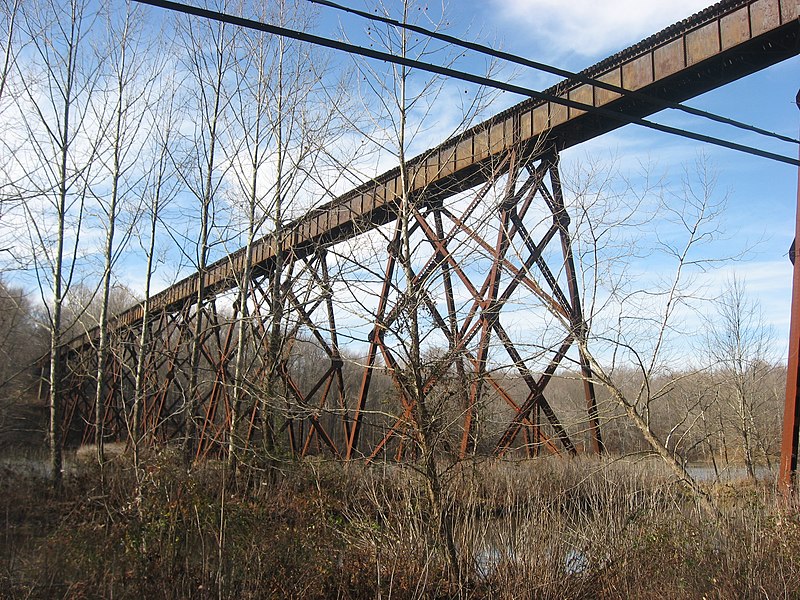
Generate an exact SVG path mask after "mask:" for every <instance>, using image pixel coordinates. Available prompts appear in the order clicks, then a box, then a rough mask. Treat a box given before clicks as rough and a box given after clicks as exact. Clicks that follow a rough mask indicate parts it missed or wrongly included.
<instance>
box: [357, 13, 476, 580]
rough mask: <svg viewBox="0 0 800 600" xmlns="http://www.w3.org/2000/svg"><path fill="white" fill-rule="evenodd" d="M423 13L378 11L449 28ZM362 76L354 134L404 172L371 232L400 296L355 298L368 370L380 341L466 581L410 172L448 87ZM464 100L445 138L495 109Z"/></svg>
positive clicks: (470, 97)
mask: <svg viewBox="0 0 800 600" xmlns="http://www.w3.org/2000/svg"><path fill="white" fill-rule="evenodd" d="M422 8H423V7H422V6H420V5H419V4H418V3H417V2H414V1H413V0H404V1H403V2H402V3H399V4H398V5H397V6H395V5H392V4H391V3H381V4H380V5H379V6H378V8H377V9H376V10H377V11H379V12H380V13H382V14H383V15H384V16H387V17H391V18H394V19H396V20H397V21H399V22H401V23H404V24H405V23H410V22H413V21H414V20H417V19H419V20H427V22H426V25H427V26H432V27H433V28H434V29H441V28H443V27H444V26H445V23H446V17H445V15H444V14H443V13H444V9H442V14H433V13H434V12H435V11H430V12H428V10H427V8H426V9H425V10H424V11H422V10H421V9H422ZM420 15H422V16H420ZM367 33H368V35H369V37H370V39H371V40H372V43H373V44H374V45H376V46H378V47H380V48H382V49H384V50H386V51H388V52H391V53H393V54H395V55H398V56H402V57H410V58H420V57H426V60H427V59H429V57H430V56H431V55H437V56H438V60H439V61H444V62H446V63H449V64H452V62H453V61H454V60H455V57H454V56H452V55H451V54H448V51H447V50H446V49H444V48H441V47H437V45H436V43H435V42H433V41H432V40H431V39H429V38H425V37H424V36H415V35H412V34H410V32H409V31H407V30H406V29H404V28H401V27H394V26H388V27H387V26H383V25H370V27H369V29H368V32H367ZM357 72H358V75H359V78H358V79H359V82H360V85H361V87H362V89H361V94H362V98H364V99H366V104H367V106H368V110H366V111H364V118H363V119H361V120H359V121H358V122H356V123H354V126H355V127H356V128H357V129H358V130H359V131H360V132H361V133H362V134H363V135H365V136H366V137H367V139H368V141H369V143H370V144H371V145H372V146H373V147H375V148H376V149H377V150H378V155H379V156H380V157H383V158H384V160H387V161H388V162H389V164H395V165H396V166H397V169H398V173H399V177H398V182H399V186H398V189H397V190H396V191H394V193H395V194H396V197H395V198H394V199H393V200H394V202H395V205H396V209H395V211H396V215H395V216H396V221H394V223H393V224H392V227H391V229H390V230H379V231H378V232H376V233H375V234H372V236H373V241H374V242H377V243H386V244H388V256H387V257H386V260H387V262H388V266H386V270H385V276H384V281H383V286H384V293H383V296H382V299H381V302H382V303H384V302H385V299H386V297H387V296H388V295H390V293H391V295H393V296H394V298H395V302H394V305H393V306H385V305H384V304H381V305H379V306H378V308H377V310H376V309H374V308H371V307H370V306H369V305H368V304H367V303H366V302H364V300H363V298H356V297H355V296H356V294H355V293H354V294H353V296H354V297H353V300H354V304H355V305H356V306H360V307H361V310H362V311H363V312H365V313H367V314H369V313H372V316H373V318H374V319H375V331H374V332H373V334H372V335H373V339H371V340H370V351H369V352H370V355H369V356H368V358H367V365H366V368H367V369H368V370H369V369H372V368H375V367H377V361H376V357H375V352H376V347H377V345H378V344H377V343H376V342H377V340H378V339H380V347H381V349H382V353H383V355H384V359H385V364H386V369H387V370H388V371H389V372H390V373H391V375H392V379H393V380H394V382H395V385H396V388H397V393H398V395H399V396H400V398H401V400H402V409H403V414H402V415H394V414H393V415H391V418H392V420H395V421H397V422H402V421H406V420H410V421H411V423H412V426H411V428H410V430H411V431H410V433H409V438H410V446H411V447H412V451H413V452H414V454H415V455H416V456H418V457H419V462H418V466H415V468H418V469H419V471H420V472H421V473H422V475H423V477H424V481H425V485H426V495H427V500H428V504H429V508H430V511H431V516H432V519H431V526H432V527H433V528H435V532H436V539H437V540H438V542H437V544H440V545H441V546H442V547H443V550H444V555H445V558H446V561H447V564H448V567H449V571H450V575H451V577H453V578H458V577H460V576H461V565H460V563H459V553H458V549H457V548H456V543H455V537H454V531H453V518H452V514H451V511H450V510H449V509H448V508H447V507H446V506H445V503H444V491H443V481H442V468H443V464H442V461H443V459H444V458H445V454H444V453H443V452H442V442H443V440H444V436H443V435H442V431H441V428H442V422H443V421H445V420H446V419H444V415H443V414H442V412H441V410H442V409H443V408H444V407H445V406H446V404H447V403H446V401H445V399H446V398H449V396H451V395H452V394H451V393H447V392H445V390H444V386H439V387H438V388H437V389H432V388H431V386H429V385H427V382H428V380H429V378H430V377H431V375H432V373H435V372H437V371H442V373H441V375H442V381H443V382H444V380H445V379H446V377H445V376H444V375H445V373H444V371H446V370H447V368H448V367H447V366H445V365H446V364H447V365H449V364H450V363H451V362H452V356H450V355H449V354H448V353H446V352H445V353H442V352H440V351H438V350H440V349H434V348H432V347H431V346H430V342H429V341H426V340H428V339H429V337H430V335H431V332H432V331H433V330H434V329H435V328H436V327H437V326H434V325H433V324H432V322H431V318H430V315H428V314H427V311H428V306H429V297H430V296H429V295H430V293H431V291H432V290H431V289H429V286H430V285H431V284H430V282H429V281H426V280H422V281H420V278H419V277H418V273H417V272H416V268H417V266H418V265H417V264H416V263H417V261H418V260H419V250H420V246H421V241H420V238H419V236H420V230H419V227H418V225H417V221H418V219H419V218H420V217H419V215H420V214H421V212H420V211H421V210H422V203H423V202H424V201H425V198H426V192H427V190H420V189H415V177H416V176H417V175H418V173H417V172H416V171H415V170H414V169H413V168H412V167H410V158H411V153H412V152H414V149H415V147H416V144H418V143H419V140H420V139H422V137H423V134H424V133H425V132H426V129H427V128H428V127H430V125H431V121H432V120H433V119H432V118H431V113H432V111H433V107H434V103H435V101H436V100H437V99H438V98H440V97H442V96H444V95H446V92H445V90H446V89H447V86H446V82H445V81H444V80H442V79H440V78H437V77H428V76H427V75H426V74H422V73H420V72H418V71H415V70H414V69H411V68H409V67H407V66H405V65H391V66H390V68H389V69H387V70H386V71H383V70H381V69H380V66H378V65H373V64H370V63H366V62H359V63H357ZM459 98H460V99H461V103H462V104H461V106H460V107H459V108H460V109H461V110H460V113H459V117H458V118H456V120H455V121H456V122H455V123H448V124H447V126H448V130H447V131H445V132H444V133H443V137H448V135H455V134H457V133H459V132H461V131H463V130H464V129H465V128H466V126H468V125H469V124H470V123H471V121H472V120H473V119H474V118H475V116H476V115H477V114H479V113H480V112H481V111H482V109H483V107H484V103H485V102H487V101H488V95H487V94H486V93H485V92H483V91H482V90H478V91H477V93H474V94H466V95H465V94H464V91H463V90H461V89H460V90H459ZM449 127H452V130H451V129H449ZM439 192H440V193H441V190H439ZM368 235H369V234H368ZM365 258H366V261H365V262H363V263H362V264H361V266H362V268H363V269H364V271H365V273H368V272H370V271H373V269H374V267H372V266H371V265H369V262H368V261H370V260H371V259H373V258H374V255H373V256H372V257H369V256H367V257H365ZM445 262H446V260H445V259H444V258H442V257H439V262H438V263H437V264H439V266H440V268H441V269H444V270H445V271H446V270H447V266H446V265H443V264H442V263H445ZM395 264H396V265H397V268H396V269H395ZM373 272H374V271H373ZM443 277H444V279H445V280H446V281H447V283H445V284H444V285H449V281H450V280H449V275H444V276H443ZM367 289H369V288H367ZM367 297H368V298H369V296H367ZM390 315H391V316H390ZM389 346H391V348H389ZM443 354H448V355H447V356H446V360H441V361H432V360H431V359H432V358H433V357H443ZM459 375H460V376H461V381H460V382H459V383H460V384H461V385H462V386H463V384H464V381H463V378H464V373H463V369H459ZM369 377H370V374H369V371H368V373H367V375H366V376H365V379H364V382H365V383H364V384H362V385H364V386H366V385H369ZM462 391H463V389H462ZM362 394H363V392H362ZM459 410H460V409H459ZM390 429H391V428H390Z"/></svg>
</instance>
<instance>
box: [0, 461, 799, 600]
mask: <svg viewBox="0 0 800 600" xmlns="http://www.w3.org/2000/svg"><path fill="white" fill-rule="evenodd" d="M111 461H112V463H111V464H112V466H111V470H112V474H111V475H110V476H109V477H107V478H106V479H105V482H106V483H105V488H104V489H101V488H100V487H99V483H98V482H99V481H100V480H99V478H98V477H97V474H96V473H95V472H94V469H95V467H94V466H93V465H94V463H93V462H86V463H81V464H79V465H77V466H76V465H75V464H72V465H71V467H70V469H68V470H67V473H66V476H65V488H64V491H63V495H61V496H59V497H56V496H54V495H52V493H51V492H50V488H49V486H48V484H47V482H46V480H45V479H44V478H43V477H42V476H41V474H37V472H36V471H35V470H31V471H30V472H27V473H26V472H24V468H21V467H20V466H19V464H17V466H10V465H9V464H7V465H6V466H4V467H2V468H3V470H4V472H3V474H2V475H3V476H2V484H1V485H2V490H0V503H1V504H2V506H1V507H0V509H1V510H2V513H1V514H2V517H3V523H4V527H3V533H2V536H0V544H1V545H2V552H1V553H0V560H1V562H0V597H3V598H100V597H104V598H111V597H113V598H141V597H147V598H150V599H152V600H155V599H160V598H389V597H391V598H486V597H488V598H509V599H510V598H665V597H671V598H677V597H680V598H698V599H700V598H748V597H768V598H779V597H796V596H797V594H800V517H799V516H798V514H797V512H796V511H795V510H790V509H787V508H786V507H785V506H782V505H781V504H780V502H779V500H778V498H777V496H776V494H775V492H774V490H773V488H772V484H771V483H769V482H760V483H756V484H754V483H746V484H741V483H738V484H728V485H722V484H716V485H714V486H713V487H712V488H711V489H710V491H711V493H712V494H713V495H714V497H715V498H716V500H717V503H718V505H719V506H720V509H721V513H722V516H721V518H720V519H719V520H717V521H713V520H709V519H707V518H705V517H703V515H702V514H701V513H700V512H699V511H698V510H697V508H696V506H695V504H694V500H693V499H692V497H691V496H690V495H688V494H686V493H685V492H684V491H683V490H682V489H681V488H680V486H678V485H676V484H675V482H674V481H673V480H671V478H670V475H669V474H668V473H667V472H665V471H664V470H663V469H662V468H661V467H660V463H658V462H657V461H654V460H652V459H646V460H645V459H643V460H639V461H632V460H629V459H628V460H611V459H605V460H602V461H601V460H597V459H589V458H579V459H574V460H561V459H538V460H531V461H521V462H509V461H497V462H493V461H484V462H480V463H477V462H463V463H459V464H457V465H456V466H455V467H454V468H452V469H450V470H448V471H446V472H445V477H444V479H443V489H444V490H445V501H446V503H447V508H448V510H449V511H450V514H451V515H452V516H453V521H454V525H455V539H456V542H457V545H458V552H459V557H460V561H459V563H460V565H461V572H460V573H459V577H458V579H457V580H455V579H453V578H452V577H448V574H447V571H448V563H447V559H446V554H445V549H444V548H443V547H441V540H440V537H439V536H437V535H436V534H435V531H434V528H432V527H431V526H430V523H429V521H430V515H428V514H426V513H427V511H428V508H427V502H426V500H425V486H424V481H423V479H422V476H420V475H418V474H417V473H415V472H414V470H413V469H412V468H410V467H408V466H400V465H396V464H381V465H372V466H365V465H361V464H341V463H329V462H314V461H306V462H303V463H286V464H284V466H283V468H281V469H279V470H278V471H270V472H267V471H263V470H260V469H259V468H258V466H257V465H250V466H246V467H243V468H242V469H240V470H239V472H238V475H237V482H236V484H235V485H232V484H231V483H230V478H229V477H227V473H226V472H225V467H224V465H222V464H219V463H214V462H209V463H207V464H204V465H202V466H199V467H197V468H196V469H195V470H193V471H191V472H187V471H186V469H185V468H184V467H182V463H181V461H180V457H179V456H178V455H177V453H176V454H174V455H173V454H171V453H169V452H164V453H160V454H158V455H153V456H149V457H146V459H145V460H144V461H143V463H142V466H143V468H142V470H141V471H140V472H139V473H138V474H137V473H136V472H135V471H134V469H133V468H132V466H131V465H130V464H129V462H128V461H127V459H126V458H125V456H124V455H120V456H117V457H113V458H112V459H111Z"/></svg>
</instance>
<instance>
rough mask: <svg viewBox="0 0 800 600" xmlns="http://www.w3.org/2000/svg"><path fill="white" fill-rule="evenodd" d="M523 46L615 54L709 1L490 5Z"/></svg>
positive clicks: (539, 0) (511, 0)
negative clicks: (521, 33)
mask: <svg viewBox="0 0 800 600" xmlns="http://www.w3.org/2000/svg"><path fill="white" fill-rule="evenodd" d="M492 4H494V6H495V7H496V9H497V10H498V11H499V14H500V15H501V16H502V17H503V18H504V19H505V20H508V21H509V22H512V23H516V24H517V26H518V27H519V28H520V29H524V30H525V31H526V32H529V37H528V39H529V42H528V43H529V44H530V43H534V44H536V45H537V46H539V47H540V48H542V47H546V46H549V47H551V48H552V49H553V50H554V51H555V52H558V53H562V52H575V53H577V54H580V55H583V56H594V55H598V54H606V53H609V52H614V51H617V50H621V49H622V48H624V47H625V46H629V45H630V44H633V43H636V42H638V41H639V40H640V39H642V38H644V37H647V36H648V35H650V34H652V33H655V32H656V31H659V30H661V29H663V28H664V27H667V26H668V25H671V24H672V23H675V22H677V21H680V20H681V19H684V18H686V17H688V16H689V15H691V14H694V13H696V12H697V11H699V10H701V9H703V8H704V7H706V6H708V4H709V0H669V1H666V0H644V1H643V0H605V1H604V2H597V0H569V1H564V0H492Z"/></svg>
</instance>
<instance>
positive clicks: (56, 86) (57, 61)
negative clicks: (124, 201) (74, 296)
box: [15, 0, 101, 488]
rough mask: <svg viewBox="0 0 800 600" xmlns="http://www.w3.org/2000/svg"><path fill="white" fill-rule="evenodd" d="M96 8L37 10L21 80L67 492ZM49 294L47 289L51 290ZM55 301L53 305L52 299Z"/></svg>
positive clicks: (27, 30) (27, 26)
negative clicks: (73, 323)
mask: <svg viewBox="0 0 800 600" xmlns="http://www.w3.org/2000/svg"><path fill="white" fill-rule="evenodd" d="M95 9H96V6H95V5H93V4H92V3H89V2H83V1H81V0H71V1H70V2H67V3H62V2H51V1H42V2H31V3H29V4H26V5H25V7H24V12H23V18H22V23H21V29H22V30H23V32H24V33H23V35H24V36H25V37H26V39H27V40H29V44H30V54H31V55H30V59H29V62H28V63H27V64H26V68H25V69H23V70H22V71H21V72H20V80H21V88H22V89H23V90H24V99H23V100H21V102H20V104H19V106H18V115H17V118H18V119H19V122H20V124H21V127H22V129H23V131H24V136H25V140H24V145H25V150H26V151H24V152H20V153H18V154H16V156H15V159H16V161H17V165H16V166H17V168H18V169H19V171H20V172H22V173H24V179H21V180H20V183H19V184H18V185H19V188H20V189H19V195H20V196H24V197H26V198H30V200H28V201H27V202H26V204H25V207H24V209H25V213H26V217H27V219H26V220H27V223H28V225H29V231H28V237H29V240H30V242H31V245H32V247H33V249H34V252H33V256H34V266H35V269H36V273H37V275H38V280H39V285H40V289H41V293H42V298H43V300H44V304H45V307H46V314H47V322H48V329H49V331H50V375H49V378H50V385H49V393H50V431H49V438H50V454H51V457H50V469H51V477H52V482H53V485H54V486H55V487H57V488H58V487H59V486H60V484H61V462H62V457H61V429H60V428H61V409H62V403H63V389H62V380H61V378H62V369H63V364H62V344H63V342H64V337H63V333H64V323H63V320H62V305H63V302H64V299H65V297H66V294H67V293H68V291H69V288H70V286H71V285H72V281H73V277H74V276H75V274H76V270H77V268H78V265H77V258H78V255H79V252H80V247H81V246H80V234H81V229H82V225H83V217H84V207H85V204H86V202H87V201H88V199H89V198H90V194H91V188H92V184H93V178H94V175H95V173H94V169H95V168H96V162H95V159H96V157H97V152H98V144H99V138H100V137H101V136H100V135H99V132H98V129H97V127H96V123H95V122H94V119H93V114H92V110H91V103H92V101H93V100H94V98H93V93H94V92H95V91H96V90H97V87H98V84H99V77H100V73H101V65H100V64H99V63H98V60H97V57H95V56H93V55H92V54H91V53H90V52H89V44H90V39H89V35H90V31H91V28H92V25H93V24H94V23H95V22H96V19H97V15H96V13H95V12H94V10H95ZM48 288H49V289H48ZM48 296H49V297H48Z"/></svg>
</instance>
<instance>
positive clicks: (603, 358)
mask: <svg viewBox="0 0 800 600" xmlns="http://www.w3.org/2000/svg"><path fill="white" fill-rule="evenodd" d="M643 181H644V186H643V189H645V190H649V191H648V193H647V194H646V195H645V196H642V195H639V196H637V195H635V194H634V195H630V192H629V191H625V192H624V193H622V194H615V193H609V192H610V190H606V193H602V194H597V195H595V194H586V193H584V194H578V195H576V196H575V197H574V202H575V207H574V209H575V210H576V212H577V213H578V214H579V215H580V218H579V220H578V222H577V224H576V232H575V239H577V240H578V244H579V247H580V251H579V256H580V258H581V262H582V267H583V269H582V272H583V288H584V290H585V291H586V297H587V300H588V302H587V306H588V307H589V309H588V313H587V321H588V323H589V324H590V329H589V331H588V335H587V336H586V340H585V341H583V342H581V343H582V345H583V351H584V353H585V355H586V356H587V357H588V358H589V361H590V364H591V368H592V372H593V380H594V381H595V382H596V383H597V384H599V385H600V386H601V387H602V388H603V389H605V391H606V393H607V395H608V397H609V399H610V401H611V402H612V405H616V406H617V407H619V408H621V409H622V410H623V411H624V414H625V415H626V417H627V419H628V420H629V422H630V423H632V424H633V426H634V427H635V429H636V430H638V432H639V434H640V435H641V436H642V437H643V439H644V440H645V442H646V443H647V445H648V446H649V447H650V449H651V450H652V451H653V452H654V453H655V454H657V455H658V456H659V457H661V459H662V460H664V462H665V463H666V464H667V465H668V466H669V467H670V469H671V470H672V471H673V472H674V473H675V475H676V477H677V478H678V479H679V480H680V481H682V482H683V483H684V484H686V485H687V486H688V487H689V488H690V489H691V490H692V491H693V492H694V494H696V496H697V498H698V501H699V502H700V503H701V505H702V506H703V508H704V510H706V511H708V512H709V513H715V512H716V509H715V508H714V506H713V503H712V501H711V499H710V498H709V497H708V495H707V494H706V492H705V491H704V490H703V489H702V488H701V487H700V486H699V485H698V484H697V483H696V482H695V480H694V479H693V478H692V477H691V475H690V474H689V472H688V471H687V469H686V461H685V460H684V458H683V457H682V456H681V455H680V454H679V453H678V448H677V447H676V446H672V447H671V448H670V447H668V439H667V438H668V436H669V435H670V432H671V431H674V430H673V428H672V426H669V425H667V426H666V428H665V429H666V433H665V434H664V437H662V436H660V435H659V434H658V433H657V429H663V428H664V424H658V425H657V424H656V423H655V420H654V419H653V418H652V415H653V411H654V407H655V406H657V405H658V404H659V403H661V402H663V401H664V399H665V397H666V396H667V395H668V394H669V393H670V392H671V391H672V390H673V389H674V388H675V387H676V385H677V383H678V381H679V380H680V379H682V378H685V377H686V376H687V374H691V373H692V371H693V369H692V365H691V363H690V362H688V361H687V354H686V353H687V351H688V350H689V349H690V344H689V342H688V341H687V340H686V337H687V336H688V333H687V331H688V330H690V326H689V325H687V316H688V315H689V314H691V313H692V312H693V311H697V310H698V309H699V307H700V305H701V303H702V302H703V301H704V300H705V299H707V296H706V294H704V290H703V286H702V283H700V282H699V281H698V275H699V274H702V273H703V272H705V271H707V270H708V269H710V268H711V267H712V266H713V265H714V264H715V263H718V262H722V261H723V260H725V259H724V258H714V253H713V252H712V251H711V250H710V249H711V248H713V243H714V242H715V241H716V240H717V239H718V238H719V237H720V231H719V221H718V216H719V214H720V212H721V210H722V208H723V206H724V202H725V198H724V196H720V195H719V194H718V193H717V192H716V191H715V177H714V173H713V170H711V168H710V167H709V165H708V164H707V162H706V161H705V160H703V159H701V160H699V161H698V162H697V163H696V164H695V165H694V166H692V167H687V168H686V171H685V177H684V179H683V182H682V185H681V187H680V189H677V190H671V189H669V188H666V187H665V186H664V185H662V184H661V183H660V182H656V183H657V185H655V186H653V187H651V186H650V183H651V179H650V178H649V176H648V177H645V178H644V180H643ZM578 189H583V191H584V192H585V191H586V190H585V188H580V187H579V188H578ZM612 206H615V208H613V209H611V210H610V207H612ZM642 212H643V213H644V214H645V216H644V217H643V218H640V219H638V220H636V221H634V222H635V223H637V225H636V228H635V230H634V229H630V227H631V223H630V222H628V223H626V221H627V218H626V215H631V214H637V213H642ZM620 217H622V218H620ZM615 231H616V233H615ZM641 260H647V261H649V264H651V265H658V271H655V272H654V270H653V269H652V267H651V268H650V269H641V268H637V265H639V264H642V263H640V262H639V261H641ZM678 357H682V358H683V360H682V363H681V364H680V365H679V367H677V368H676V365H675V361H676V360H679V359H678ZM699 368H700V367H699V366H697V367H695V369H694V370H695V371H696V370H697V369H699ZM670 373H674V374H676V375H675V376H671V375H670ZM679 418H680V420H681V421H684V420H685V418H686V415H682V416H680V417H679ZM697 423H700V421H697ZM674 425H675V424H673V426H674Z"/></svg>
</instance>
